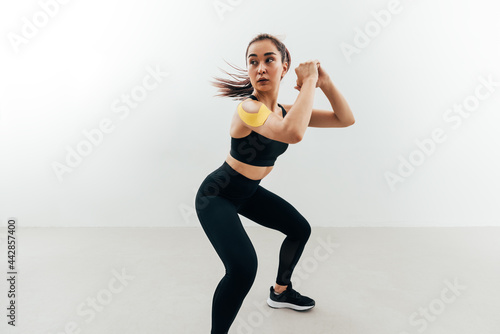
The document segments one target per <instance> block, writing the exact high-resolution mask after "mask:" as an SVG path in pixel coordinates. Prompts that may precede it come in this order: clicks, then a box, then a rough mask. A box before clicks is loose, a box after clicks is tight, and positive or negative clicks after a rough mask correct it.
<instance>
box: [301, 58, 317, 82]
mask: <svg viewBox="0 0 500 334" xmlns="http://www.w3.org/2000/svg"><path fill="white" fill-rule="evenodd" d="M318 67H319V61H318V60H310V61H306V62H305V63H300V65H299V66H298V67H297V68H295V73H296V74H297V86H299V87H300V86H302V83H303V82H304V80H306V79H309V78H312V79H314V81H317V80H318V77H319V73H318Z"/></svg>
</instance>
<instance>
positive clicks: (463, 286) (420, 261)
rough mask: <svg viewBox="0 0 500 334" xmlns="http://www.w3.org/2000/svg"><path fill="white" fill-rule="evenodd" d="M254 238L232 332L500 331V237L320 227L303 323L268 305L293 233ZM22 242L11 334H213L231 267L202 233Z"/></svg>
mask: <svg viewBox="0 0 500 334" xmlns="http://www.w3.org/2000/svg"><path fill="white" fill-rule="evenodd" d="M246 230H247V232H248V234H249V236H250V238H251V239H252V242H253V243H254V246H255V249H256V251H257V255H258V258H259V269H258V273H257V278H256V280H255V283H254V285H253V286H252V289H251V290H250V292H249V294H248V296H247V298H246V299H245V301H244V303H243V306H242V308H241V310H240V312H239V314H238V316H237V318H236V320H235V322H234V323H233V327H232V328H231V330H230V332H229V333H230V334H236V333H238V334H249V333H256V334H270V333H273V334H282V333H283V334H284V333H287V334H289V333H308V334H313V333H334V334H347V333H349V334H361V333H362V334H414V333H415V334H416V333H428V334H462V333H463V334H472V333H474V334H498V333H500V288H499V286H498V284H499V283H500V242H499V240H500V228H318V227H313V232H312V235H311V238H310V239H309V242H308V244H307V246H306V248H305V250H304V253H303V255H302V258H301V260H300V261H299V264H298V266H297V268H296V270H295V272H294V276H293V277H292V282H294V287H295V288H296V290H298V291H299V292H301V293H302V294H304V295H308V296H310V297H312V298H314V299H315V300H316V307H315V308H313V309H312V310H310V311H308V312H302V313H301V312H295V311H293V310H288V309H285V310H275V309H271V308H269V307H268V306H267V305H266V303H265V300H266V298H267V296H268V292H269V286H271V285H272V284H274V278H275V274H276V268H277V263H278V262H277V260H278V252H279V247H280V245H281V241H282V240H283V235H282V234H280V233H279V232H277V231H274V230H269V229H265V228H263V227H260V226H255V227H254V226H251V227H246ZM0 233H2V234H3V235H2V238H0V247H1V254H4V256H2V268H3V272H4V274H5V275H6V272H7V267H6V265H7V260H6V256H5V250H6V248H7V247H6V240H5V229H2V230H0ZM17 241H18V245H17V247H18V248H17V252H18V254H17V255H18V258H17V269H18V273H19V274H18V282H17V287H16V289H17V308H16V312H17V323H16V327H15V328H12V327H11V326H7V324H6V316H5V315H6V311H5V308H4V307H5V305H6V303H5V300H6V298H5V297H6V295H7V293H6V291H7V284H6V280H5V279H2V280H1V283H0V289H1V295H2V300H3V301H4V302H3V304H4V305H3V306H2V309H3V310H4V311H3V312H2V314H3V315H2V319H3V320H2V324H1V325H0V329H1V330H0V331H1V332H2V333H30V334H34V333H36V334H55V333H57V334H59V333H82V334H85V333H92V334H93V333H102V334H112V333H116V334H118V333H119V334H126V333H134V334H137V333H148V334H156V333H176V334H180V333H189V334H198V333H199V334H208V333H209V332H210V330H209V329H210V312H211V308H210V307H211V301H212V295H213V291H214V289H215V287H216V285H217V283H218V281H219V280H220V278H221V277H222V276H223V274H224V267H223V265H222V263H221V262H220V260H219V258H218V257H217V254H216V253H215V250H213V248H212V246H211V245H210V243H209V241H208V239H207V238H206V236H205V235H204V234H203V231H202V230H201V228H193V227H186V228H24V229H19V230H18V235H17ZM78 330H80V332H79V331H78Z"/></svg>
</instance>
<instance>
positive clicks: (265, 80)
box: [257, 79, 269, 82]
mask: <svg viewBox="0 0 500 334" xmlns="http://www.w3.org/2000/svg"><path fill="white" fill-rule="evenodd" d="M268 81H269V80H267V79H263V80H259V81H257V82H268Z"/></svg>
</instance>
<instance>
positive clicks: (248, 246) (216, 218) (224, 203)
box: [196, 196, 257, 272]
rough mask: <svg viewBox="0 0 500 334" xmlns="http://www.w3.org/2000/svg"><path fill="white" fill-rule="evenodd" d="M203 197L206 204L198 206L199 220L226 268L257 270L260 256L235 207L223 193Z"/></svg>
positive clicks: (240, 270)
mask: <svg viewBox="0 0 500 334" xmlns="http://www.w3.org/2000/svg"><path fill="white" fill-rule="evenodd" d="M199 199H201V198H199ZM203 200H204V201H205V203H204V205H202V206H197V209H196V212H197V215H198V219H199V220H200V223H201V225H202V227H203V230H204V231H205V233H206V235H207V237H208V239H209V240H210V242H211V243H212V245H213V247H214V248H215V250H216V252H217V254H218V255H219V257H220V258H221V260H222V262H223V263H224V265H225V266H226V270H230V269H233V270H236V271H239V272H245V271H247V270H248V271H253V270H255V268H256V266H257V255H256V253H255V249H254V247H253V245H252V242H251V241H250V238H249V237H248V235H247V233H246V231H245V229H244V227H243V225H242V224H241V220H240V217H239V216H238V213H237V210H236V206H235V205H234V204H233V203H232V202H231V201H229V200H228V199H226V198H223V197H221V196H204V198H203ZM200 202H201V201H200Z"/></svg>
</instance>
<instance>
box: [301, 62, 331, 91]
mask: <svg viewBox="0 0 500 334" xmlns="http://www.w3.org/2000/svg"><path fill="white" fill-rule="evenodd" d="M329 80H330V76H329V75H328V73H326V71H325V70H324V69H323V68H322V67H321V64H320V62H319V61H318V81H317V82H316V88H318V87H320V88H321V87H323V85H324V84H325V83H327V82H328V81H329ZM301 87H302V82H300V84H299V79H297V86H295V87H294V88H295V89H297V90H298V91H300V88H301Z"/></svg>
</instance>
